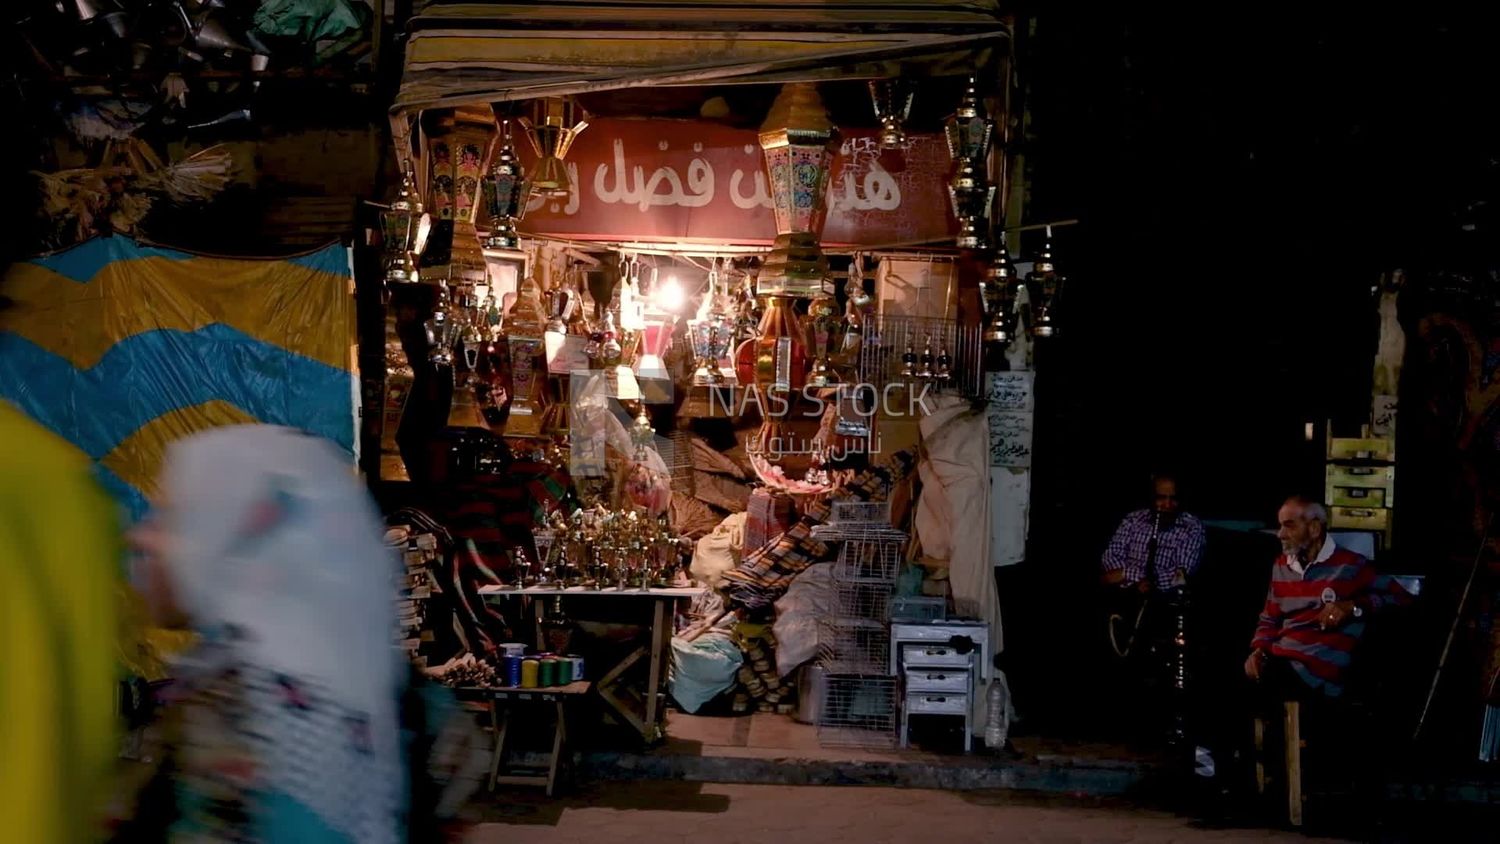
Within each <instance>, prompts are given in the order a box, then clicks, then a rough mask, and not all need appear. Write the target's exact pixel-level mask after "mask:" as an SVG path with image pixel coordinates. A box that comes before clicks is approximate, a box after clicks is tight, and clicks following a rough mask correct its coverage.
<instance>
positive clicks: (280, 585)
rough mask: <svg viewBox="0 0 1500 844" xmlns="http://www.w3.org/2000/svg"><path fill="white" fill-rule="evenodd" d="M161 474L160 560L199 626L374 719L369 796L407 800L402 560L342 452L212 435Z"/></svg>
mask: <svg viewBox="0 0 1500 844" xmlns="http://www.w3.org/2000/svg"><path fill="white" fill-rule="evenodd" d="M163 480H164V483H163V485H162V486H163V490H164V491H165V493H166V495H167V505H168V507H167V509H166V514H165V517H166V521H165V523H164V524H163V525H162V526H163V527H164V528H165V529H166V530H167V531H168V532H169V534H170V535H171V536H172V542H171V543H170V545H169V546H168V548H167V549H166V553H165V555H164V557H165V563H166V566H167V569H168V571H169V573H170V575H171V578H172V585H173V591H174V598H175V599H176V601H177V603H178V605H179V606H180V608H181V609H182V610H183V611H184V612H186V613H187V615H188V616H189V618H190V619H191V620H192V622H193V625H194V627H195V628H197V629H199V630H202V631H210V630H215V629H219V628H222V627H225V626H232V627H234V628H236V629H237V630H238V631H240V632H241V633H242V634H244V635H243V637H242V638H241V639H239V640H238V641H240V642H241V643H242V644H239V645H237V649H238V656H239V658H241V659H242V660H244V661H245V662H246V663H248V664H250V665H253V666H255V667H257V668H260V669H266V670H269V671H272V672H275V673H278V674H284V675H286V676H289V677H293V678H299V679H300V680H303V681H307V682H310V683H314V684H316V685H317V687H318V688H320V689H321V690H322V691H323V692H324V693H325V694H327V695H328V696H329V697H330V698H332V700H333V701H334V702H336V703H337V704H338V705H339V706H341V707H343V708H345V709H347V710H351V711H353V712H357V713H363V714H364V715H366V716H367V717H368V718H369V723H370V733H371V734H370V741H371V749H372V752H373V755H374V760H373V762H372V765H371V769H370V770H367V771H366V772H365V774H366V775H368V776H370V777H371V779H372V780H375V781H376V782H372V783H369V785H370V786H371V787H375V788H378V789H379V790H380V791H381V792H382V793H381V795H380V798H381V799H380V800H372V801H371V802H372V803H375V802H379V803H384V801H385V799H386V798H388V797H389V796H390V789H391V788H395V789H397V792H395V793H397V794H399V789H400V787H401V783H400V782H399V778H400V771H401V768H400V722H399V708H398V696H399V693H400V684H401V682H402V678H403V676H404V675H403V673H402V671H401V662H400V659H399V655H398V654H397V652H396V649H395V647H394V645H393V644H392V642H393V636H394V631H395V629H396V615H395V597H396V596H395V582H394V579H395V575H396V562H395V560H394V557H393V554H392V553H391V551H390V549H389V548H387V547H386V545H385V544H384V542H383V540H382V533H383V531H382V527H381V523H380V520H379V519H378V517H377V514H376V511H375V509H374V507H373V505H372V503H371V501H370V499H369V496H368V495H367V494H366V493H365V492H364V490H363V489H361V488H360V486H359V484H358V482H357V481H356V479H355V477H354V475H353V472H352V468H351V466H350V462H349V459H348V457H347V455H345V454H343V453H342V452H340V451H338V450H337V449H336V448H335V447H334V446H332V445H331V444H329V443H327V442H325V441H323V440H320V439H317V438H315V437H311V436H307V435H305V434H302V433H299V432H297V431H294V430H291V429H289V428H280V427H274V426H269V425H247V426H234V427H226V428H217V429H214V430H212V431H207V432H204V433H200V434H195V435H193V436H190V437H187V438H185V439H183V440H180V441H178V442H177V443H175V444H174V445H173V446H172V447H171V448H170V450H169V452H168V455H167V462H166V469H165V472H164V479H163ZM377 769H378V770H379V771H381V772H384V775H381V774H379V773H376V771H377ZM330 773H332V772H330ZM392 778H394V779H395V780H396V781H395V782H390V780H391V779H392ZM380 780H387V782H379V781H380ZM314 808H315V809H316V808H317V807H316V806H315V807H314ZM383 832H384V830H382V833H383ZM391 832H392V833H394V832H395V830H394V828H392V830H391ZM379 837H381V838H382V839H383V838H384V835H383V834H382V835H380V836H379ZM361 840H363V839H361Z"/></svg>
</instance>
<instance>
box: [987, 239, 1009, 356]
mask: <svg viewBox="0 0 1500 844" xmlns="http://www.w3.org/2000/svg"><path fill="white" fill-rule="evenodd" d="M1016 283H1017V282H1016V272H1015V268H1014V267H1012V266H1011V263H1010V254H1009V253H1008V252H1007V250H1006V248H1005V239H1004V238H1003V237H1001V238H1000V242H999V243H998V244H997V245H996V247H995V257H994V258H993V259H992V260H991V261H990V265H989V267H988V268H987V269H986V270H985V273H984V278H982V279H980V280H979V307H980V311H981V312H982V314H983V317H984V327H983V334H982V335H981V336H982V339H983V341H984V342H985V343H993V344H995V345H997V346H999V347H1000V348H1004V347H1006V346H1008V345H1010V341H1011V334H1012V332H1013V331H1014V330H1015V327H1014V326H1015V323H1014V315H1015V298H1016V289H1015V287H1016Z"/></svg>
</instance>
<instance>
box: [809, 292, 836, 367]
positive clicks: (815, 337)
mask: <svg viewBox="0 0 1500 844" xmlns="http://www.w3.org/2000/svg"><path fill="white" fill-rule="evenodd" d="M806 322H807V335H808V341H809V342H808V345H809V346H810V347H811V348H812V359H813V362H812V369H811V370H810V371H809V372H808V375H807V383H808V384H809V385H811V386H813V387H827V386H829V385H832V384H837V383H838V382H839V381H841V380H843V379H841V378H840V377H839V374H838V371H837V370H835V369H834V366H833V355H834V354H835V352H837V351H838V345H839V344H840V342H841V341H842V340H843V337H842V336H841V334H842V332H840V331H839V329H840V328H841V327H842V325H843V319H842V318H841V316H840V314H839V311H838V303H837V302H836V301H834V299H833V297H832V296H819V297H817V298H815V299H813V300H812V302H810V303H808V306H807V320H806Z"/></svg>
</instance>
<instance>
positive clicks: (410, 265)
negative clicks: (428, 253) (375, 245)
mask: <svg viewBox="0 0 1500 844" xmlns="http://www.w3.org/2000/svg"><path fill="white" fill-rule="evenodd" d="M430 227H431V222H430V220H429V219H428V217H427V213H426V210H425V209H424V207H423V205H422V200H421V198H420V197H418V196H417V194H416V185H415V184H414V183H413V179H412V175H411V167H410V166H409V165H408V166H406V167H403V168H402V174H401V186H400V187H399V188H397V189H396V197H395V199H393V200H391V204H390V206H389V207H388V208H386V210H384V211H382V212H381V213H380V228H381V236H382V239H383V242H384V247H385V280H386V281H387V282H389V283H392V284H414V283H416V282H418V281H420V280H421V271H420V270H419V269H418V268H417V259H418V258H419V257H420V256H421V254H422V250H423V249H424V248H426V246H427V233H428V231H429V229H430Z"/></svg>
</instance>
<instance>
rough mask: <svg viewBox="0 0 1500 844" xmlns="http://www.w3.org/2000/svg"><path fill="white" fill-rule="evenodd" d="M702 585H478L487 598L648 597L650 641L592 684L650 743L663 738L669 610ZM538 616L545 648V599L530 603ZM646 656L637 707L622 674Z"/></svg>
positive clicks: (539, 643) (540, 646)
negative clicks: (508, 586) (641, 587)
mask: <svg viewBox="0 0 1500 844" xmlns="http://www.w3.org/2000/svg"><path fill="white" fill-rule="evenodd" d="M703 591H704V590H703V587H701V586H688V587H670V588H661V589H639V588H625V589H614V588H607V589H588V588H584V587H572V588H569V589H557V588H553V587H540V586H531V587H527V588H525V589H515V588H506V587H503V586H482V587H480V589H479V595H480V596H481V597H482V598H483V599H485V600H489V601H496V600H500V599H503V598H506V597H512V596H514V597H533V598H536V597H541V598H555V597H564V598H569V599H573V598H589V599H592V600H613V601H625V600H631V599H634V600H649V601H651V605H652V606H651V636H650V642H649V644H642V645H639V646H638V647H636V648H635V649H634V650H632V651H630V652H629V653H627V654H626V655H625V656H624V657H623V658H622V659H620V661H619V662H616V663H615V664H614V665H612V666H610V668H609V670H608V671H606V672H604V673H603V674H602V675H601V676H600V677H599V679H598V680H596V681H595V682H594V688H595V689H597V690H598V692H599V698H600V699H601V700H603V701H604V703H605V704H606V705H607V706H609V708H610V709H611V710H613V711H614V712H615V714H616V715H618V716H619V717H620V719H621V720H622V721H624V722H625V723H626V724H628V725H630V727H631V728H632V729H634V730H635V731H636V732H637V733H638V734H639V735H640V737H641V740H642V741H645V742H646V743H648V744H650V743H652V742H655V741H658V740H659V739H661V737H662V735H663V732H662V718H663V716H664V714H665V712H664V707H663V706H662V703H661V696H662V694H663V687H664V686H665V685H666V680H667V671H666V666H667V655H668V652H669V650H670V645H671V641H672V613H671V612H670V611H669V610H670V608H671V606H672V604H674V603H675V602H677V601H678V600H681V599H683V598H696V597H698V596H699V595H701V594H702V593H703ZM533 606H534V608H535V611H536V620H537V638H538V641H537V646H538V649H539V650H545V643H543V642H542V641H541V629H542V625H541V622H542V617H543V610H544V606H543V602H542V601H533ZM642 659H649V660H650V662H649V664H648V670H647V676H646V693H645V694H644V695H642V698H643V700H642V702H641V703H640V704H639V705H637V704H635V702H634V701H632V700H631V699H630V698H629V697H628V696H627V695H625V694H624V687H623V685H622V684H623V678H624V675H625V672H626V671H629V670H630V669H631V667H632V666H634V665H635V664H636V663H638V662H640V661H641V660H642ZM528 691H530V690H529V689H528Z"/></svg>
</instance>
